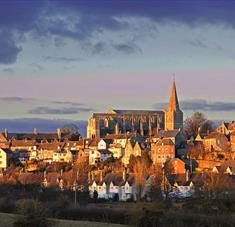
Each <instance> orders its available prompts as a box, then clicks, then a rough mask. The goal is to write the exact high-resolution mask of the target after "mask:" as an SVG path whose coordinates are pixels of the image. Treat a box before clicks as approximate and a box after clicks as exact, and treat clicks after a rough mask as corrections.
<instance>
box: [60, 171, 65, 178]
mask: <svg viewBox="0 0 235 227" xmlns="http://www.w3.org/2000/svg"><path fill="white" fill-rule="evenodd" d="M63 172H64V170H63V169H61V170H60V176H61V177H62V176H63Z"/></svg>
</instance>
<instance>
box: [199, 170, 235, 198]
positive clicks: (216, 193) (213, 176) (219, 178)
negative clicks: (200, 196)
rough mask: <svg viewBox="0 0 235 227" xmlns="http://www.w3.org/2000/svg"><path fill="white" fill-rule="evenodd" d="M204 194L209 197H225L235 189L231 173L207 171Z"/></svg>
mask: <svg viewBox="0 0 235 227" xmlns="http://www.w3.org/2000/svg"><path fill="white" fill-rule="evenodd" d="M203 189H204V194H205V195H206V197H208V198H214V199H215V198H220V197H224V196H225V195H227V194H228V193H229V191H232V190H234V188H233V185H232V182H231V179H230V177H229V175H226V174H223V173H219V174H217V173H207V174H205V179H204V187H203Z"/></svg>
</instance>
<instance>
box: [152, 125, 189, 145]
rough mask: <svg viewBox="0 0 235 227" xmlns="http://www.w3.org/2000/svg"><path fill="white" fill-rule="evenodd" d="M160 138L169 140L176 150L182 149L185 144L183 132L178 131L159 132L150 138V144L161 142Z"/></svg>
mask: <svg viewBox="0 0 235 227" xmlns="http://www.w3.org/2000/svg"><path fill="white" fill-rule="evenodd" d="M162 138H166V139H170V140H171V141H172V142H173V143H174V144H175V147H176V148H180V147H183V146H184V145H185V142H186V139H185V137H184V135H183V132H182V130H180V129H174V130H167V131H166V130H160V131H159V132H158V133H157V134H155V135H154V136H153V137H151V141H150V142H155V143H156V142H157V141H158V140H161V139H162Z"/></svg>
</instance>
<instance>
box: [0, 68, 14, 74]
mask: <svg viewBox="0 0 235 227" xmlns="http://www.w3.org/2000/svg"><path fill="white" fill-rule="evenodd" d="M3 72H6V73H11V74H12V73H14V72H15V70H14V69H13V68H5V69H3Z"/></svg>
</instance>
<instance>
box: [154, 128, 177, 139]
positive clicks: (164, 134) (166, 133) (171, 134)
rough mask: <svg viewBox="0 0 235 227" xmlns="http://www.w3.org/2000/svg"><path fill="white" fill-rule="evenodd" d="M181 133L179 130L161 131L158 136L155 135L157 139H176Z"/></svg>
mask: <svg viewBox="0 0 235 227" xmlns="http://www.w3.org/2000/svg"><path fill="white" fill-rule="evenodd" d="M179 133H180V131H179V130H178V129H174V130H167V131H166V130H161V131H159V132H158V133H157V134H156V135H154V137H155V138H167V137H168V138H169V137H176V136H177V135H178V134H179Z"/></svg>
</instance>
